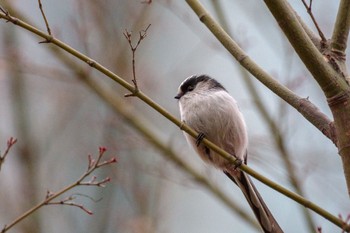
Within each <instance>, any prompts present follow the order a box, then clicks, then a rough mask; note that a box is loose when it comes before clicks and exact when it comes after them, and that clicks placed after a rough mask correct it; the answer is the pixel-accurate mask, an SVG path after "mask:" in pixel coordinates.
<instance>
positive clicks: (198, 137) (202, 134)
mask: <svg viewBox="0 0 350 233" xmlns="http://www.w3.org/2000/svg"><path fill="white" fill-rule="evenodd" d="M204 138H205V135H204V133H199V134H198V136H197V138H196V145H197V147H198V146H199V145H200V144H201V143H202V141H203V139H204Z"/></svg>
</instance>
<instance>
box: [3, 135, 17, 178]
mask: <svg viewBox="0 0 350 233" xmlns="http://www.w3.org/2000/svg"><path fill="white" fill-rule="evenodd" d="M16 142H17V139H16V138H13V137H10V138H9V140H8V141H7V148H6V150H5V152H4V154H2V155H1V154H0V171H1V165H2V164H3V163H4V162H5V158H6V156H7V155H8V153H9V152H10V149H11V147H12V146H13V145H14V144H15V143H16Z"/></svg>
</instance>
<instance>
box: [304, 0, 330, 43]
mask: <svg viewBox="0 0 350 233" xmlns="http://www.w3.org/2000/svg"><path fill="white" fill-rule="evenodd" d="M301 1H302V2H303V4H304V6H305V8H306V11H307V13H308V14H309V15H310V17H311V20H312V22H313V23H314V25H315V27H316V29H317V31H318V34H319V35H320V37H321V41H322V42H323V43H326V42H327V39H326V37H325V36H324V34H323V32H322V30H321V29H320V27H319V26H318V23H317V21H316V19H315V17H314V14H313V13H312V0H310V4H309V5H307V4H306V1H305V0H301Z"/></svg>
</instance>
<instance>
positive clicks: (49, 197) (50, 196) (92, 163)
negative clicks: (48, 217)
mask: <svg viewBox="0 0 350 233" xmlns="http://www.w3.org/2000/svg"><path fill="white" fill-rule="evenodd" d="M105 152H106V149H105V148H104V147H100V148H99V155H98V157H97V159H96V160H95V159H92V157H91V156H90V155H89V156H88V161H89V163H88V168H87V170H86V171H85V172H84V173H83V174H82V176H81V177H80V178H79V179H78V180H76V181H75V182H73V183H72V184H70V185H68V186H66V187H64V188H63V189H61V190H59V191H57V192H56V193H54V192H50V191H47V194H46V197H45V199H44V200H43V201H42V202H40V203H39V204H37V205H35V206H34V207H32V208H31V209H29V210H28V211H26V212H25V213H23V214H22V215H20V216H19V217H17V218H16V219H15V220H13V221H12V222H11V223H10V224H7V225H5V226H4V228H3V229H2V230H1V233H5V232H6V231H8V230H10V229H11V228H12V227H13V226H15V225H16V224H18V223H19V222H21V221H22V220H24V219H25V218H27V217H28V216H30V215H31V214H33V213H34V212H35V211H37V210H38V209H40V208H41V207H43V206H45V205H52V204H58V202H53V200H54V199H56V198H57V197H59V196H61V195H62V194H64V193H66V192H68V191H69V190H71V189H73V188H75V187H77V186H91V185H92V186H98V187H103V185H104V184H105V183H107V182H109V181H110V179H109V178H108V177H107V178H106V179H103V180H102V181H96V178H92V179H91V180H90V181H88V182H83V180H84V179H85V178H86V177H88V176H89V175H90V174H91V173H93V172H94V171H95V170H96V169H98V168H100V167H102V166H106V165H110V164H113V163H116V162H117V160H116V158H114V157H113V158H111V159H109V160H106V161H103V162H101V159H102V157H103V155H104V154H105ZM102 184H103V185H102ZM71 200H72V196H70V197H68V198H66V199H64V200H63V201H60V203H61V204H62V205H70V206H76V207H78V208H80V209H82V210H84V211H85V212H86V213H89V214H90V213H91V214H92V212H91V211H89V210H87V209H86V208H85V207H84V206H82V205H80V204H77V203H72V202H69V201H71Z"/></svg>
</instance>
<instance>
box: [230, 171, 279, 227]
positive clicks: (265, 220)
mask: <svg viewBox="0 0 350 233" xmlns="http://www.w3.org/2000/svg"><path fill="white" fill-rule="evenodd" d="M224 173H225V174H226V175H227V176H228V177H229V178H230V179H231V180H232V181H233V182H234V183H235V184H237V185H238V187H239V188H240V189H241V190H242V192H243V194H244V196H245V198H246V199H247V201H248V203H249V205H250V207H251V208H252V210H253V212H254V214H255V217H256V218H257V220H258V221H259V224H260V225H261V227H262V229H263V230H264V232H265V233H283V230H282V229H281V227H280V226H279V225H278V223H277V221H276V220H275V218H274V217H273V216H272V214H271V212H270V210H269V209H268V208H267V206H266V204H265V202H264V201H263V199H262V197H261V196H260V194H259V192H258V190H257V189H256V188H255V186H254V184H253V182H252V180H251V179H250V178H249V176H248V175H246V174H245V173H244V172H239V171H237V170H236V171H234V175H231V174H230V173H229V172H227V171H224Z"/></svg>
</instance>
